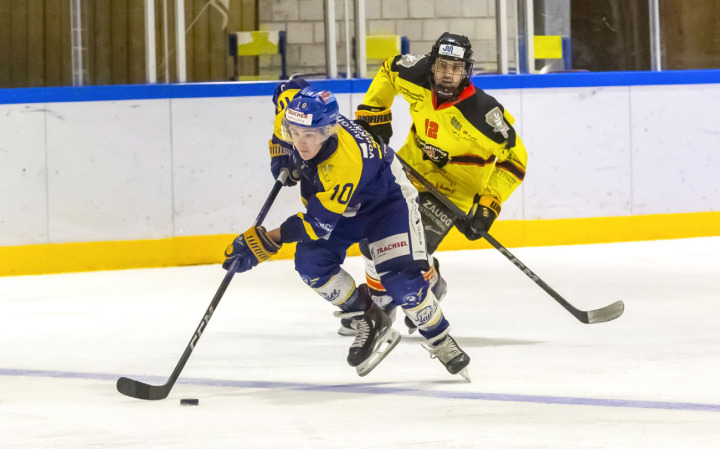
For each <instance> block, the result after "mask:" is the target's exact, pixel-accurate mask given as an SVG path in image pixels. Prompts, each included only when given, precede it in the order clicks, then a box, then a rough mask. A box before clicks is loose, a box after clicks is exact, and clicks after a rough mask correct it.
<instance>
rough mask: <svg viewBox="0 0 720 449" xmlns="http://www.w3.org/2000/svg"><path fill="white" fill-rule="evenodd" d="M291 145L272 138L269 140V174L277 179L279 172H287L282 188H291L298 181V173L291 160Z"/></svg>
mask: <svg viewBox="0 0 720 449" xmlns="http://www.w3.org/2000/svg"><path fill="white" fill-rule="evenodd" d="M292 149H293V148H292V145H291V144H289V143H287V142H285V141H282V140H280V139H278V138H277V137H276V136H273V137H272V139H270V172H272V175H273V178H275V179H277V178H278V176H280V172H282V171H283V170H287V171H288V177H287V179H286V180H285V182H284V183H283V185H284V186H288V187H292V186H294V185H295V184H297V183H298V181H299V180H300V173H299V172H298V170H297V169H296V168H295V164H294V163H293V158H292V154H291V153H292Z"/></svg>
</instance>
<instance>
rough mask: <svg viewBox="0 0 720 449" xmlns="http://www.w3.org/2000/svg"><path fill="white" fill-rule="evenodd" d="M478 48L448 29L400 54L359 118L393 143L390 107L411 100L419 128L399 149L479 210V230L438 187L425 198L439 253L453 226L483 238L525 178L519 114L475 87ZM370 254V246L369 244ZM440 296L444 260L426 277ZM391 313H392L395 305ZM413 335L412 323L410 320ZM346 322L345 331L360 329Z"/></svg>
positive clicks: (376, 291) (383, 299)
mask: <svg viewBox="0 0 720 449" xmlns="http://www.w3.org/2000/svg"><path fill="white" fill-rule="evenodd" d="M472 65H473V59H472V46H471V44H470V41H469V39H468V38H467V37H466V36H462V35H457V34H452V33H444V34H443V35H442V36H440V38H439V39H438V40H437V41H436V42H435V45H433V47H432V50H431V51H430V53H429V54H427V55H424V56H415V55H397V56H394V57H392V58H390V59H388V60H387V61H385V63H384V64H383V65H382V67H381V68H380V69H379V70H378V73H377V75H376V76H375V78H374V79H373V81H372V83H371V84H370V88H369V89H368V92H367V93H366V94H365V98H364V99H363V103H362V104H361V105H360V106H358V110H357V112H356V118H357V119H358V120H364V121H366V122H367V123H368V124H369V125H370V128H371V129H372V130H373V131H374V133H375V134H376V135H377V136H379V137H380V138H381V139H383V140H384V141H385V143H389V140H390V137H391V136H392V133H393V131H392V115H391V111H390V108H391V106H392V103H393V100H394V99H395V96H397V95H402V96H403V97H404V98H405V100H407V102H408V103H409V104H410V116H411V117H412V127H411V128H410V132H409V133H408V136H407V139H406V140H405V143H404V144H403V145H402V147H400V149H399V151H398V152H397V154H398V155H399V156H400V157H401V158H402V159H403V160H405V161H406V162H408V163H409V164H410V165H412V167H413V168H415V169H416V170H417V171H418V172H419V173H420V174H421V175H422V176H424V177H425V178H426V179H427V180H428V181H430V182H431V183H432V184H433V185H434V186H435V187H436V188H437V189H438V190H439V191H440V192H441V193H443V194H445V195H446V196H447V197H448V198H449V199H450V200H451V201H453V202H454V203H455V204H456V205H457V206H459V207H460V209H462V210H464V211H466V212H467V213H468V214H470V215H471V223H472V227H470V226H467V225H465V223H466V222H465V221H462V220H461V221H457V222H456V221H455V219H456V218H457V217H455V216H454V215H453V214H452V212H450V211H449V210H448V208H446V207H445V206H444V205H442V204H441V203H440V202H439V201H438V200H437V199H436V198H435V197H434V195H432V194H431V193H430V192H427V191H425V192H423V191H422V190H423V189H422V187H420V186H418V188H419V190H421V193H420V196H419V202H420V207H421V212H422V219H423V225H424V227H425V233H426V236H427V242H428V252H429V253H431V254H432V253H433V252H434V251H435V250H436V249H437V247H438V245H439V244H440V242H441V241H442V239H443V238H444V237H445V236H446V235H447V233H448V232H449V231H450V229H451V228H452V226H453V225H455V226H456V227H457V228H458V230H459V231H460V232H462V233H463V234H464V235H465V236H466V237H467V238H468V239H470V240H477V239H479V238H480V237H481V235H480V234H478V233H476V232H474V231H473V229H475V230H483V231H487V230H489V229H490V226H492V224H493V221H494V220H495V219H496V218H497V216H498V214H500V211H501V208H502V206H501V205H502V203H503V202H504V201H505V200H507V199H508V197H509V196H510V195H511V194H512V193H513V191H514V190H515V189H516V188H517V187H518V186H519V185H520V183H522V181H523V179H524V177H525V167H526V164H527V152H526V150H525V147H524V145H523V143H522V141H521V140H520V138H519V137H518V136H517V134H516V132H515V129H514V128H513V122H514V119H513V117H512V116H511V115H510V113H509V112H508V111H506V110H505V109H504V108H503V106H502V105H501V104H500V103H498V101H497V100H495V98H493V97H491V96H490V95H488V94H486V93H485V92H483V91H482V90H481V89H479V88H477V87H475V86H474V85H473V84H472V82H471V81H470V75H471V73H472ZM361 250H362V251H363V254H364V255H366V256H367V248H366V247H364V246H363V245H361ZM365 260H366V264H365V265H366V279H367V284H368V286H369V287H370V291H371V293H372V294H373V299H374V300H375V301H376V302H377V303H379V304H381V305H383V306H385V307H386V309H389V307H391V306H388V304H391V302H390V301H391V298H389V296H388V295H387V292H386V291H385V288H384V287H383V285H382V283H381V282H380V281H379V278H378V276H377V275H376V273H375V270H374V266H373V264H372V260H371V259H370V258H368V257H366V258H365ZM425 275H426V277H427V278H428V279H429V280H430V282H431V285H433V290H434V292H435V295H436V296H437V297H438V299H442V298H443V296H444V295H445V290H446V284H445V281H444V280H443V279H442V277H441V276H440V274H439V264H438V262H437V260H436V259H435V260H434V263H432V264H431V268H430V270H429V271H428V272H427V273H426V274H425ZM388 312H390V313H391V312H392V311H391V310H388ZM406 324H408V327H409V328H410V332H412V331H413V330H414V327H413V326H412V323H411V322H409V321H406ZM346 325H347V323H343V326H341V328H340V330H339V333H341V334H343V335H348V334H352V332H351V331H350V332H348V331H347V326H346Z"/></svg>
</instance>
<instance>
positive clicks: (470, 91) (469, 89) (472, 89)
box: [430, 83, 475, 111]
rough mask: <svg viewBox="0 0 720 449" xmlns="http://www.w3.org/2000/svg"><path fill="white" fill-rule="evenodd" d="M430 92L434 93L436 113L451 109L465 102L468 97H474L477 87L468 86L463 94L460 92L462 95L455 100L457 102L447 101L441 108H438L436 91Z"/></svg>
mask: <svg viewBox="0 0 720 449" xmlns="http://www.w3.org/2000/svg"><path fill="white" fill-rule="evenodd" d="M430 92H431V93H432V102H433V108H435V110H436V111H439V110H440V109H446V108H449V107H450V106H453V105H455V104H457V103H459V102H461V101H463V100H464V99H466V98H467V97H469V96H471V95H473V94H474V93H475V85H474V84H472V83H470V85H469V86H467V87H466V88H465V89H463V91H462V92H460V95H458V96H457V98H455V100H451V101H446V102H444V103H442V104H440V106H438V104H437V97H436V96H435V89H431V90H430Z"/></svg>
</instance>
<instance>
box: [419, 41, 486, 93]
mask: <svg viewBox="0 0 720 449" xmlns="http://www.w3.org/2000/svg"><path fill="white" fill-rule="evenodd" d="M472 55H473V51H472V44H470V40H469V39H468V38H467V36H463V35H459V34H452V33H447V32H446V33H443V35H442V36H440V37H439V38H438V40H437V41H436V42H435V44H434V45H433V46H432V50H430V54H429V55H428V62H429V63H430V67H431V80H432V83H433V85H434V86H435V85H436V83H435V73H434V71H432V68H433V67H435V63H436V62H437V60H438V58H440V57H442V58H443V59H448V60H453V61H462V62H463V63H464V65H465V74H464V79H462V80H461V81H460V84H459V85H458V87H457V92H456V93H455V94H459V92H460V91H462V90H463V89H464V88H465V87H466V86H467V85H469V84H470V75H472V67H473V63H474V62H475V61H474V60H473V59H472ZM447 95H448V93H446V95H445V96H447Z"/></svg>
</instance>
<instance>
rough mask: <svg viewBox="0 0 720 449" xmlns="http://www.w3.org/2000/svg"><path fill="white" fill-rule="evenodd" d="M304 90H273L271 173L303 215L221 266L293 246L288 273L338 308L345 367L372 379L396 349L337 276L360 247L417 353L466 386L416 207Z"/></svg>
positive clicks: (365, 138) (391, 171)
mask: <svg viewBox="0 0 720 449" xmlns="http://www.w3.org/2000/svg"><path fill="white" fill-rule="evenodd" d="M305 85H307V83H305V82H304V81H290V82H288V83H286V84H283V85H281V86H279V87H278V89H277V91H276V95H275V96H274V101H275V107H276V127H275V132H274V135H273V138H272V140H271V142H270V152H271V160H272V162H271V168H272V171H273V175H275V176H276V177H277V175H279V174H280V172H281V170H288V171H289V173H291V174H292V176H290V178H289V181H288V184H290V185H292V184H294V183H296V182H299V183H300V193H301V196H302V200H303V204H305V206H306V211H305V212H301V213H298V214H296V215H293V216H291V217H289V218H288V219H287V220H285V222H284V223H282V225H281V226H280V227H278V228H275V229H273V230H270V231H266V230H265V228H263V227H261V226H257V227H253V228H250V229H248V230H247V231H246V232H244V233H243V234H241V235H239V236H238V237H237V238H236V239H235V240H234V241H233V242H232V244H231V245H229V246H228V248H227V250H226V252H225V256H226V258H227V260H226V262H225V264H224V266H225V267H226V268H227V267H228V266H229V265H230V263H231V262H232V260H233V259H234V258H239V259H240V261H239V263H238V264H237V265H238V267H239V268H238V271H245V270H249V269H251V268H252V267H254V266H256V265H257V264H258V263H260V262H262V261H265V260H267V259H269V258H271V257H272V256H273V255H275V254H276V253H277V251H278V250H279V249H280V247H281V245H283V244H284V243H291V242H297V249H296V252H295V269H296V270H297V272H298V273H299V274H300V276H301V278H302V279H303V281H304V282H305V283H306V284H307V285H308V286H310V287H311V288H312V289H313V290H315V291H316V292H317V293H318V294H319V295H320V296H322V297H323V298H324V299H325V300H326V301H328V302H329V303H331V304H332V305H334V306H337V307H339V309H340V310H339V311H338V312H336V315H337V316H339V317H341V318H349V319H351V320H352V321H351V326H352V328H353V329H355V331H356V335H355V340H354V341H353V343H352V345H351V346H350V350H349V353H348V357H347V361H348V363H349V364H350V366H353V367H356V368H357V372H358V374H359V375H361V376H363V375H365V374H367V373H369V372H370V371H371V370H372V369H373V368H374V367H375V366H377V364H378V363H379V362H380V361H381V360H382V359H383V358H384V357H385V356H387V354H388V353H389V352H390V351H391V350H392V349H393V348H394V347H395V345H397V343H398V342H399V340H400V334H399V333H398V332H397V331H395V330H393V329H392V322H391V320H390V319H389V317H388V316H387V315H386V314H385V312H383V310H382V309H381V308H380V307H378V306H377V305H376V304H375V303H374V302H373V300H372V298H371V296H370V293H369V291H368V289H367V286H366V285H364V284H363V285H362V286H361V287H359V288H358V287H356V285H355V281H354V280H353V278H352V277H351V276H350V275H349V274H348V273H347V272H346V271H345V270H343V269H342V268H341V264H342V262H343V261H344V259H345V255H346V252H347V249H348V248H349V247H350V245H352V244H353V243H357V242H359V241H360V240H363V239H367V241H368V242H369V248H370V252H371V254H372V257H373V259H374V261H375V266H376V269H377V272H378V273H379V275H380V277H381V279H382V282H383V285H385V287H386V289H387V291H388V293H389V294H390V295H391V296H392V298H394V300H395V301H396V302H397V304H398V305H399V306H400V307H401V308H402V310H403V311H404V312H405V314H406V315H407V316H408V317H410V319H411V320H412V321H413V322H414V323H415V324H416V325H417V326H418V328H419V330H420V334H421V335H422V336H423V337H425V339H426V340H427V343H426V344H425V345H424V346H425V347H426V348H427V349H428V350H429V351H430V353H431V356H433V357H437V358H438V359H439V360H440V361H441V362H442V364H443V365H444V366H445V367H446V369H447V370H448V371H449V372H450V373H452V374H457V373H460V374H462V375H463V376H465V377H467V370H466V367H467V366H468V364H469V363H470V358H469V357H468V355H467V354H466V353H465V352H464V351H463V350H462V349H460V347H459V346H458V345H457V343H456V342H455V340H454V339H453V338H452V337H451V336H450V334H449V331H450V329H449V323H448V321H447V320H446V319H445V317H444V316H443V313H442V310H441V309H440V306H439V304H438V301H437V298H435V296H434V295H433V293H432V291H431V290H430V288H429V284H428V281H426V280H425V278H424V277H423V270H427V269H428V255H427V251H426V248H425V235H424V231H423V228H422V222H421V219H420V215H419V211H418V203H417V195H418V193H417V190H416V189H415V187H413V185H412V184H411V183H410V182H409V181H408V179H407V177H406V176H405V173H404V171H403V169H402V166H401V164H400V162H399V161H398V160H396V159H395V156H394V153H393V151H392V150H391V149H390V148H388V147H386V146H385V145H383V144H382V143H378V142H376V141H375V140H374V139H373V138H372V137H371V136H370V134H368V133H367V132H366V131H365V130H364V129H363V128H362V127H360V126H359V125H357V124H356V123H354V122H353V121H350V120H348V119H347V118H345V117H344V116H342V115H340V114H339V108H338V105H337V101H336V99H335V97H334V96H333V95H332V93H330V92H329V91H324V90H318V89H314V88H312V87H303V86H305Z"/></svg>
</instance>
